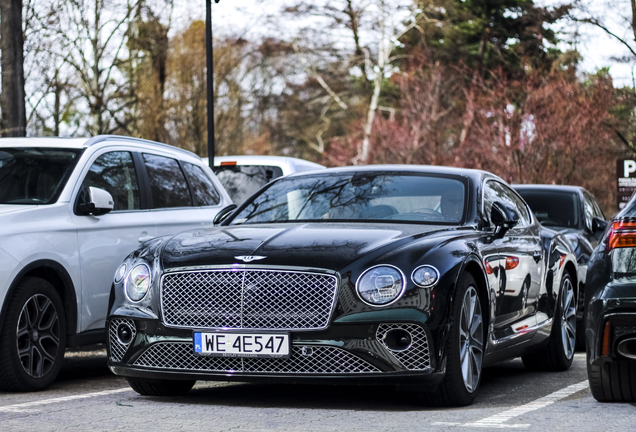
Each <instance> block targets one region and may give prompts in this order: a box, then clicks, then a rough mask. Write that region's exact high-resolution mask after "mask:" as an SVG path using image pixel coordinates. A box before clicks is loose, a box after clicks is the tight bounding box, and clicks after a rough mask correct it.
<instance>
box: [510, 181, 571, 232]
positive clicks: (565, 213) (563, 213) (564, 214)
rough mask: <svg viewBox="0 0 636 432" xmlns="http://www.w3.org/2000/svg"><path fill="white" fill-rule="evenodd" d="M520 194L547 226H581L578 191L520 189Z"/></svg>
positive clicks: (540, 220) (539, 219)
mask: <svg viewBox="0 0 636 432" xmlns="http://www.w3.org/2000/svg"><path fill="white" fill-rule="evenodd" d="M519 195H521V197H522V198H523V199H524V200H525V201H526V202H527V203H528V205H529V206H530V209H531V210H532V213H534V216H535V217H536V218H537V220H538V221H539V222H541V224H542V225H544V226H547V227H553V226H557V227H567V228H577V229H578V228H579V219H580V215H579V213H580V204H579V201H580V198H579V194H578V192H567V191H562V190H546V189H520V190H519Z"/></svg>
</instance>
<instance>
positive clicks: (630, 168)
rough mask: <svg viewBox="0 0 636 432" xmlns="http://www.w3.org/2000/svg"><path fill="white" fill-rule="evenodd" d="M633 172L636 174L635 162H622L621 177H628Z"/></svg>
mask: <svg viewBox="0 0 636 432" xmlns="http://www.w3.org/2000/svg"><path fill="white" fill-rule="evenodd" d="M633 172H636V161H633V160H626V161H624V162H623V177H629V175H630V174H631V173H633Z"/></svg>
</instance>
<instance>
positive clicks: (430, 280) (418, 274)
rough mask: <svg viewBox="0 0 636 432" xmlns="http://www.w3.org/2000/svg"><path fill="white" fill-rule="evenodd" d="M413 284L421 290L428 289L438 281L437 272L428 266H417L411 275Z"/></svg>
mask: <svg viewBox="0 0 636 432" xmlns="http://www.w3.org/2000/svg"><path fill="white" fill-rule="evenodd" d="M411 279H413V283H414V284H415V285H417V286H419V287H422V288H430V287H432V286H433V285H435V284H436V283H437V281H438V280H439V272H438V271H437V269H436V268H435V267H433V266H430V265H423V266H419V267H418V268H416V269H415V270H413V273H412V274H411Z"/></svg>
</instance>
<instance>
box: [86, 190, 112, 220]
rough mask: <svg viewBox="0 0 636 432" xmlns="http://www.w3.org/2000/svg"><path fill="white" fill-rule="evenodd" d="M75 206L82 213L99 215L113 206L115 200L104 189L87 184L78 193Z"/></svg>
mask: <svg viewBox="0 0 636 432" xmlns="http://www.w3.org/2000/svg"><path fill="white" fill-rule="evenodd" d="M77 208H78V210H79V213H80V214H82V215H93V216H101V215H105V214H106V213H108V212H110V211H111V210H112V209H113V208H115V202H114V201H113V196H112V195H111V194H110V193H108V192H106V191H105V190H104V189H99V188H96V187H93V186H89V187H88V188H85V189H84V190H83V191H82V192H81V193H80V197H79V204H78V206H77Z"/></svg>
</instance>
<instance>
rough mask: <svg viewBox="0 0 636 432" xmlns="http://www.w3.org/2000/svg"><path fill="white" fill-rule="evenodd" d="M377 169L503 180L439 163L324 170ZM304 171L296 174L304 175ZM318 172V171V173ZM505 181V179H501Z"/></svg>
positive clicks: (485, 173) (365, 170)
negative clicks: (439, 164)
mask: <svg viewBox="0 0 636 432" xmlns="http://www.w3.org/2000/svg"><path fill="white" fill-rule="evenodd" d="M375 171H382V172H387V171H393V172H396V173H400V172H411V173H412V172H418V173H429V174H447V175H455V176H463V177H469V178H471V179H472V180H474V181H477V182H478V181H480V180H481V179H483V178H484V177H490V178H495V179H499V180H501V178H499V177H497V176H496V175H494V174H492V173H490V172H488V171H483V170H477V169H470V168H455V167H447V166H438V165H356V166H347V167H339V168H327V169H326V170H325V171H323V172H328V173H330V174H331V173H351V172H375ZM302 174H303V173H298V174H294V176H296V175H302ZM316 174H318V173H316ZM501 181H503V180H501Z"/></svg>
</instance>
